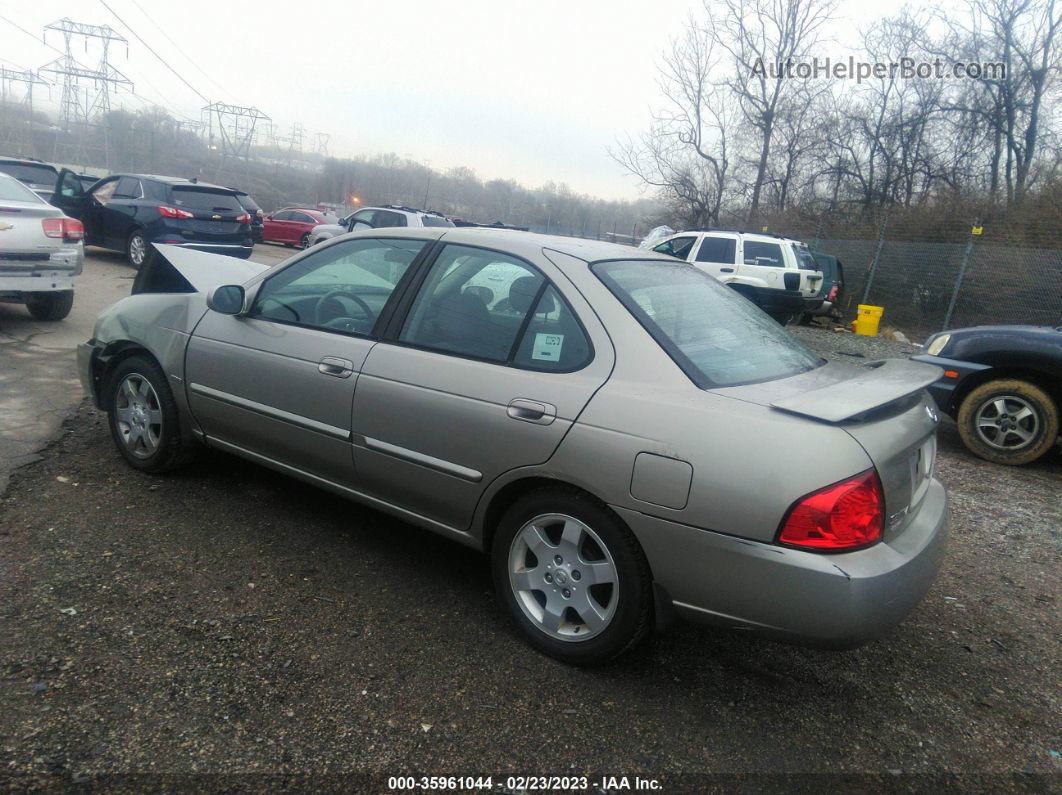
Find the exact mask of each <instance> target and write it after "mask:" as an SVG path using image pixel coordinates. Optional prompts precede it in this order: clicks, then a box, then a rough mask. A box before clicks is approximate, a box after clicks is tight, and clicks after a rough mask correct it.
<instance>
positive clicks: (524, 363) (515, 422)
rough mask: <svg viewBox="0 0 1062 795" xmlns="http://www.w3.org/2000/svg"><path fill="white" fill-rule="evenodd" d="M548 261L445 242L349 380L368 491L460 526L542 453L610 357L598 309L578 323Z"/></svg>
mask: <svg viewBox="0 0 1062 795" xmlns="http://www.w3.org/2000/svg"><path fill="white" fill-rule="evenodd" d="M540 265H541V266H542V269H540V267H539V266H540ZM545 270H555V269H553V268H552V266H551V265H550V264H549V263H548V262H543V263H538V264H532V263H530V262H527V261H525V260H522V259H519V258H517V257H514V256H511V255H508V254H506V253H503V252H499V251H489V250H486V249H480V248H473V247H469V246H460V245H453V244H451V245H446V246H445V247H443V248H442V249H441V252H440V253H439V254H438V256H437V258H436V259H435V261H434V262H433V263H432V264H431V265H430V267H429V268H427V269H426V273H425V274H424V277H423V281H422V283H421V285H420V286H419V288H418V290H417V292H416V294H415V296H411V301H410V306H409V308H408V311H407V312H406V316H405V318H404V320H403V321H402V323H401V327H400V328H397V327H396V328H392V329H391V330H390V333H389V337H388V339H387V340H385V341H382V342H380V343H379V344H378V345H377V346H376V347H375V348H373V350H372V351H371V353H370V354H369V357H368V359H367V360H366V362H365V365H364V367H363V368H362V374H361V378H360V379H359V382H358V389H357V392H356V393H355V398H354V458H355V462H356V464H357V469H358V475H359V479H360V481H361V483H362V484H363V485H364V486H365V488H366V489H367V490H368V491H369V492H370V493H371V494H373V495H375V496H377V497H378V498H380V499H383V500H385V501H388V502H391V503H394V504H397V505H400V506H402V507H404V508H406V509H409V510H412V511H415V512H416V513H418V514H420V515H421V516H426V517H428V518H430V519H432V520H434V521H436V522H439V523H441V524H443V525H446V526H447V527H452V528H457V529H464V528H467V527H468V525H469V523H470V521H471V517H472V512H473V510H474V508H475V505H476V502H477V501H478V499H479V497H480V495H481V494H482V492H483V490H484V489H485V488H486V487H487V486H488V485H489V484H490V483H491V482H492V481H493V480H494V479H495V478H497V477H498V476H499V475H500V474H502V473H503V472H506V471H508V470H510V469H513V468H515V467H520V466H527V465H532V464H539V463H542V462H544V461H546V460H548V459H549V458H550V456H551V455H552V454H553V451H554V450H555V449H556V447H557V445H558V444H559V443H560V441H561V440H562V439H563V438H564V435H565V433H567V431H568V429H569V428H570V427H571V425H572V423H573V422H574V421H575V419H576V417H578V415H579V413H580V412H581V411H582V409H583V407H584V406H585V405H586V403H587V401H588V400H589V399H590V397H591V396H592V395H593V394H594V391H595V390H597V389H598V387H600V386H601V385H602V384H603V383H604V382H605V380H606V379H607V378H608V374H609V372H610V371H611V367H612V362H613V359H612V349H611V346H610V344H609V343H608V341H607V337H605V336H604V332H603V330H602V329H601V328H600V326H599V325H597V324H596V318H594V317H593V316H592V313H590V312H589V310H588V309H586V312H585V317H582V319H583V320H585V321H586V322H587V325H586V326H584V324H583V323H582V322H580V317H581V316H576V314H575V312H574V310H573V309H572V304H571V303H569V301H566V300H565V298H564V297H563V296H562V295H561V293H560V291H559V290H558V289H557V287H556V286H555V285H554V284H553V283H552V282H551V281H550V280H549V279H547V278H546V276H545V273H544V271H545ZM561 278H563V277H561ZM571 298H572V300H573V301H581V297H580V296H578V294H576V293H574V291H573V294H572V296H571ZM404 303H405V302H404ZM583 306H584V307H585V304H584V305H583ZM397 322H398V319H397V318H396V326H397ZM591 323H593V325H592V326H589V324H591ZM588 327H591V328H593V329H594V332H593V333H595V334H596V335H597V336H595V337H594V338H593V339H595V340H597V341H598V342H599V343H600V344H598V345H593V344H592V343H591V337H590V335H589V333H588V332H587V328H588Z"/></svg>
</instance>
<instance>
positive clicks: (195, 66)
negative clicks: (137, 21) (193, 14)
mask: <svg viewBox="0 0 1062 795" xmlns="http://www.w3.org/2000/svg"><path fill="white" fill-rule="evenodd" d="M132 3H133V5H134V6H136V7H137V10H139V11H140V13H141V14H143V15H144V17H145V18H146V19H147V21H148V22H150V23H151V24H152V25H154V26H155V29H156V30H157V31H158V32H159V33H161V34H162V35H163V37H164V38H165V39H166V41H168V42H169V43H170V44H172V45H173V48H174V49H175V50H177V52H179V53H180V54H181V55H182V56H184V59H185V60H186V61H188V63H189V64H191V66H192V68H193V69H195V70H196V71H197V72H199V74H201V75H202V76H203V77H205V78H206V80H207V82H209V83H211V84H212V85H213V86H214V87H215V88H217V89H218V91H219V92H220V93H222V94H228V93H229V92H228V91H227V90H226V89H225V88H224V87H222V86H221V84H220V83H218V81H216V80H215V79H214V78H212V77H211V76H210V75H208V74H207V73H206V72H204V71H203V69H202V68H201V67H200V66H199V64H197V63H196V62H195V60H194V59H192V58H190V57H188V54H187V53H186V52H185V51H184V50H182V49H181V47H180V45H179V44H177V42H175V41H174V40H173V39H171V38H170V35H169V34H168V33H167V32H166V30H165V29H164V28H163V27H162V26H161V25H160V24H159V23H158V22H156V21H155V20H154V19H153V18H152V17H151V15H150V14H148V12H147V11H146V10H144V7H143V6H141V5H140V3H138V2H137V1H136V0H132ZM229 96H230V97H231V95H229Z"/></svg>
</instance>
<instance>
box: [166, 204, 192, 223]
mask: <svg viewBox="0 0 1062 795" xmlns="http://www.w3.org/2000/svg"><path fill="white" fill-rule="evenodd" d="M159 215H161V216H162V217H163V218H180V219H182V220H184V221H187V220H188V219H189V218H195V216H194V215H192V214H191V213H190V212H188V211H187V210H180V209H178V208H176V207H167V206H166V205H165V204H160V205H159Z"/></svg>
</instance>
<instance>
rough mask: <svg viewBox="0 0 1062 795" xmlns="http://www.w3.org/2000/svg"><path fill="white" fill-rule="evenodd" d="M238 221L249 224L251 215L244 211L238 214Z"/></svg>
mask: <svg viewBox="0 0 1062 795" xmlns="http://www.w3.org/2000/svg"><path fill="white" fill-rule="evenodd" d="M236 223H238V224H249V223H251V216H250V215H248V214H247V213H244V214H243V215H238V216H236Z"/></svg>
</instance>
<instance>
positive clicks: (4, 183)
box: [0, 177, 45, 204]
mask: <svg viewBox="0 0 1062 795" xmlns="http://www.w3.org/2000/svg"><path fill="white" fill-rule="evenodd" d="M0 201H9V202H32V203H34V204H44V203H45V202H44V199H42V198H41V197H40V196H38V195H37V194H36V193H34V192H33V191H31V190H30V189H29V188H27V187H26V186H25V185H23V184H22V183H21V182H18V181H17V180H13V179H4V178H3V177H0Z"/></svg>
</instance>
